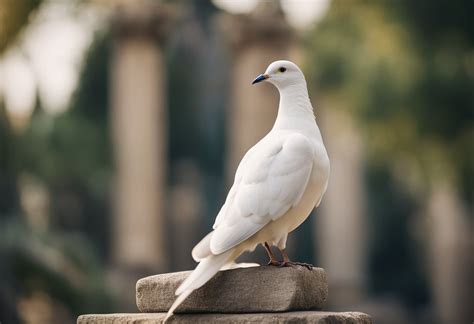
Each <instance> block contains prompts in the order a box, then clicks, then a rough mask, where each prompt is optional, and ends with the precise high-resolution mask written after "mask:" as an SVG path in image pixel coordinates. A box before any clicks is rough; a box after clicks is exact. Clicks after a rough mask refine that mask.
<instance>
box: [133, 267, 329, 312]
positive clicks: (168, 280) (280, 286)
mask: <svg viewBox="0 0 474 324" xmlns="http://www.w3.org/2000/svg"><path fill="white" fill-rule="evenodd" d="M189 273H190V271H186V272H176V273H167V274H160V275H155V276H151V277H146V278H143V279H140V280H139V281H138V282H137V287H136V288H137V289H136V293H137V306H138V309H139V310H140V311H141V312H148V313H156V312H166V311H167V310H168V309H169V308H170V306H171V304H172V303H173V301H174V300H175V298H176V296H175V295H174V292H175V291H176V288H178V286H179V285H180V284H181V282H183V280H184V279H185V278H186V277H187V276H188V275H189ZM327 296H328V285H327V280H326V274H325V272H324V270H323V269H321V268H313V269H312V270H308V269H307V268H305V267H285V268H278V267H272V266H261V267H252V268H239V269H233V270H227V271H221V272H219V273H218V274H217V275H216V276H215V277H214V278H212V279H211V280H210V281H209V282H208V283H206V284H205V285H204V286H203V287H201V288H199V289H197V290H196V291H194V292H193V293H192V294H191V295H190V296H189V297H188V298H187V299H186V300H185V301H184V302H183V303H182V304H181V305H180V306H179V307H178V308H177V309H176V311H175V313H258V312H287V311H301V310H320V309H322V308H323V306H324V304H325V302H326V299H327Z"/></svg>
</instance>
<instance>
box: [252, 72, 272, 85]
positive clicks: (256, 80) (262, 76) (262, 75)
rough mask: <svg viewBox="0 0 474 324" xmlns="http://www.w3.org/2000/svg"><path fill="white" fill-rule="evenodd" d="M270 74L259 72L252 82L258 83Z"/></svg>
mask: <svg viewBox="0 0 474 324" xmlns="http://www.w3.org/2000/svg"><path fill="white" fill-rule="evenodd" d="M269 77H270V76H269V75H268V74H266V73H265V74H260V75H259V76H258V77H256V78H255V80H253V81H252V84H255V83H259V82H261V81H263V80H266V79H268V78H269Z"/></svg>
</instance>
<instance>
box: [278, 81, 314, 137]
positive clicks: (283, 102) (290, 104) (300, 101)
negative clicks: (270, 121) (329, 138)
mask: <svg viewBox="0 0 474 324" xmlns="http://www.w3.org/2000/svg"><path fill="white" fill-rule="evenodd" d="M278 91H279V92H280V106H279V108H278V116H277V119H276V121H275V125H274V126H273V128H274V129H279V130H289V129H296V130H302V131H308V132H316V133H318V134H319V129H318V126H317V125H316V120H315V117H314V112H313V106H312V105H311V102H310V100H309V96H308V90H307V87H306V83H302V84H294V85H289V86H286V87H284V88H279V89H278Z"/></svg>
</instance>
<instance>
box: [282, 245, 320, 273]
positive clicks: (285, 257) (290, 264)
mask: <svg viewBox="0 0 474 324" xmlns="http://www.w3.org/2000/svg"><path fill="white" fill-rule="evenodd" d="M279 250H280V253H281V256H282V257H283V262H281V263H280V266H281V267H293V266H303V267H306V268H308V269H309V270H312V269H313V265H312V264H309V263H304V262H294V261H291V260H290V258H289V257H288V253H286V249H280V248H279Z"/></svg>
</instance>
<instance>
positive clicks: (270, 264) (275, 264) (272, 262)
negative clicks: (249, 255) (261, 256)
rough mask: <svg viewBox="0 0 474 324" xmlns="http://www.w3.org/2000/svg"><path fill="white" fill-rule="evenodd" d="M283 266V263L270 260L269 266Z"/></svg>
mask: <svg viewBox="0 0 474 324" xmlns="http://www.w3.org/2000/svg"><path fill="white" fill-rule="evenodd" d="M282 264H283V261H278V260H269V261H268V263H267V265H269V266H275V267H281V266H282Z"/></svg>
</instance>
